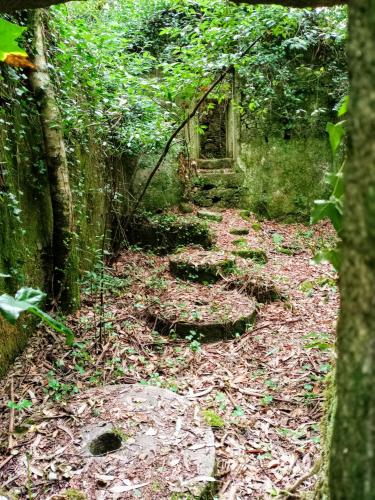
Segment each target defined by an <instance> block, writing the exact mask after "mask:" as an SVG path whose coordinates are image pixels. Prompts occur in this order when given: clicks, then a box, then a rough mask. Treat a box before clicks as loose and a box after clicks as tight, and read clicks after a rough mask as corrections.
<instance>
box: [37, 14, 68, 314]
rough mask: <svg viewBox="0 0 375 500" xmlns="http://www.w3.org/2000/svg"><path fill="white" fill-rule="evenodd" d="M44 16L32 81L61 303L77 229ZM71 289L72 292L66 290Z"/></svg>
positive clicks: (56, 290)
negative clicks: (74, 234) (49, 59)
mask: <svg viewBox="0 0 375 500" xmlns="http://www.w3.org/2000/svg"><path fill="white" fill-rule="evenodd" d="M42 17H43V14H42V11H40V10H37V11H36V12H35V13H34V14H33V21H34V39H35V41H34V43H35V65H36V68H37V69H36V71H33V72H32V73H31V77H30V82H31V86H32V88H33V91H34V93H35V97H36V99H37V101H38V105H39V109H40V122H41V126H42V130H43V137H44V149H45V155H46V163H47V168H48V176H49V182H50V186H51V200H52V209H53V241H52V256H53V257H52V258H53V278H52V287H51V288H52V290H51V292H52V296H53V299H54V302H55V303H57V302H58V301H59V300H60V298H61V296H62V294H63V293H64V295H66V296H67V297H69V295H71V293H69V291H70V292H72V290H71V286H69V285H68V283H67V275H68V271H67V268H68V264H69V260H70V257H71V248H72V235H73V231H74V222H73V202H72V193H71V189H70V181H69V170H68V164H67V159H66V152H65V144H64V137H63V131H62V126H61V116H60V111H59V108H58V105H57V102H56V98H55V93H54V88H53V85H52V82H51V80H50V77H49V72H48V65H47V60H46V55H45V51H46V49H45V43H44V29H43V20H42ZM67 289H68V293H66V292H67ZM65 302H70V300H69V299H67V300H65ZM63 305H64V304H63Z"/></svg>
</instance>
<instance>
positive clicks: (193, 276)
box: [169, 249, 236, 283]
mask: <svg viewBox="0 0 375 500" xmlns="http://www.w3.org/2000/svg"><path fill="white" fill-rule="evenodd" d="M169 269H170V272H171V273H172V274H174V275H175V276H177V277H178V278H182V279H185V280H190V281H197V282H199V283H215V282H216V281H218V280H220V279H221V278H222V277H223V276H227V275H228V274H230V273H232V272H233V271H235V269H236V259H235V257H234V256H233V255H231V254H230V253H228V252H223V251H221V252H212V251H211V252H209V251H205V250H197V249H192V250H188V251H186V252H182V253H179V254H176V255H171V256H170V257H169Z"/></svg>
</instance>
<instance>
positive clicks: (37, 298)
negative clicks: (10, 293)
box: [15, 287, 46, 306]
mask: <svg viewBox="0 0 375 500" xmlns="http://www.w3.org/2000/svg"><path fill="white" fill-rule="evenodd" d="M45 298H46V294H45V293H43V292H42V291H41V290H37V289H35V288H26V287H25V288H21V289H20V290H18V292H17V293H16V295H15V299H16V300H21V301H23V302H28V303H29V304H30V305H32V306H38V305H39V304H40V303H41V302H42V301H43V300H44V299H45Z"/></svg>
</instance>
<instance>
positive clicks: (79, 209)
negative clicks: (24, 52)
mask: <svg viewBox="0 0 375 500" xmlns="http://www.w3.org/2000/svg"><path fill="white" fill-rule="evenodd" d="M0 102H1V107H0V294H1V293H9V294H14V293H15V292H16V291H17V290H18V289H19V288H21V287H22V286H29V287H35V288H40V289H42V290H44V291H47V290H48V288H49V284H50V279H51V276H52V259H51V257H52V256H51V242H52V225H53V213H52V207H51V196H50V184H49V179H48V173H47V168H46V164H45V158H44V149H43V139H42V133H41V127H40V123H39V115H38V112H37V109H36V106H35V101H34V97H33V95H32V94H31V93H30V91H29V89H28V82H27V76H26V75H25V74H24V73H23V72H22V71H21V70H15V69H12V68H8V67H5V66H2V67H1V68H0ZM68 156H69V167H70V173H71V183H72V190H73V196H74V209H75V223H76V232H75V245H74V252H73V257H72V262H70V264H69V265H70V266H72V271H73V273H75V276H76V280H75V281H76V282H77V284H78V282H79V279H80V272H79V270H84V269H89V268H90V267H91V266H92V264H93V262H95V259H96V255H97V252H95V249H97V248H100V246H101V241H102V235H103V231H104V226H105V214H106V213H107V212H108V211H107V206H108V201H107V199H108V197H107V193H106V189H105V186H106V185H107V183H108V181H109V179H110V176H111V175H112V173H111V170H110V169H108V168H107V165H106V162H105V161H104V159H103V156H102V155H101V152H100V150H99V149H98V148H96V147H95V145H94V144H89V146H88V147H86V148H83V147H82V146H81V145H80V144H78V143H77V144H74V141H71V144H70V146H69V148H68ZM74 305H77V304H72V306H73V307H74ZM34 327H35V322H33V321H32V320H31V319H30V318H28V315H27V314H26V315H23V316H22V317H21V318H20V320H19V322H18V324H17V325H16V326H15V327H13V326H11V325H9V324H8V323H6V322H5V321H3V320H1V319H0V376H2V375H3V374H4V373H5V372H6V369H7V367H8V366H9V363H11V362H12V360H13V359H14V357H15V356H16V355H17V354H18V353H19V352H20V351H21V350H22V349H23V348H24V346H25V344H26V342H27V339H28V337H29V336H30V335H31V334H32V332H33V329H34Z"/></svg>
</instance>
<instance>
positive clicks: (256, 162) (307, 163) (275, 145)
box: [241, 137, 331, 221]
mask: <svg viewBox="0 0 375 500" xmlns="http://www.w3.org/2000/svg"><path fill="white" fill-rule="evenodd" d="M241 163H242V164H243V166H244V169H245V187H246V203H247V206H248V207H249V209H250V210H251V211H252V212H255V213H256V214H259V215H261V216H265V217H268V218H274V219H284V220H286V221H288V220H290V221H295V220H299V219H301V220H306V219H308V217H309V215H310V211H311V206H312V204H313V200H314V199H317V198H320V197H322V195H323V193H324V192H325V190H326V185H325V182H324V176H325V173H326V172H328V171H329V170H330V168H331V166H330V165H331V153H330V150H329V144H328V140H327V139H326V138H324V137H322V138H316V137H309V138H294V139H291V140H289V141H287V140H285V139H282V138H278V137H268V142H265V141H264V138H263V137H258V138H257V137H253V138H249V141H248V142H247V143H246V144H243V145H242V155H241Z"/></svg>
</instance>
